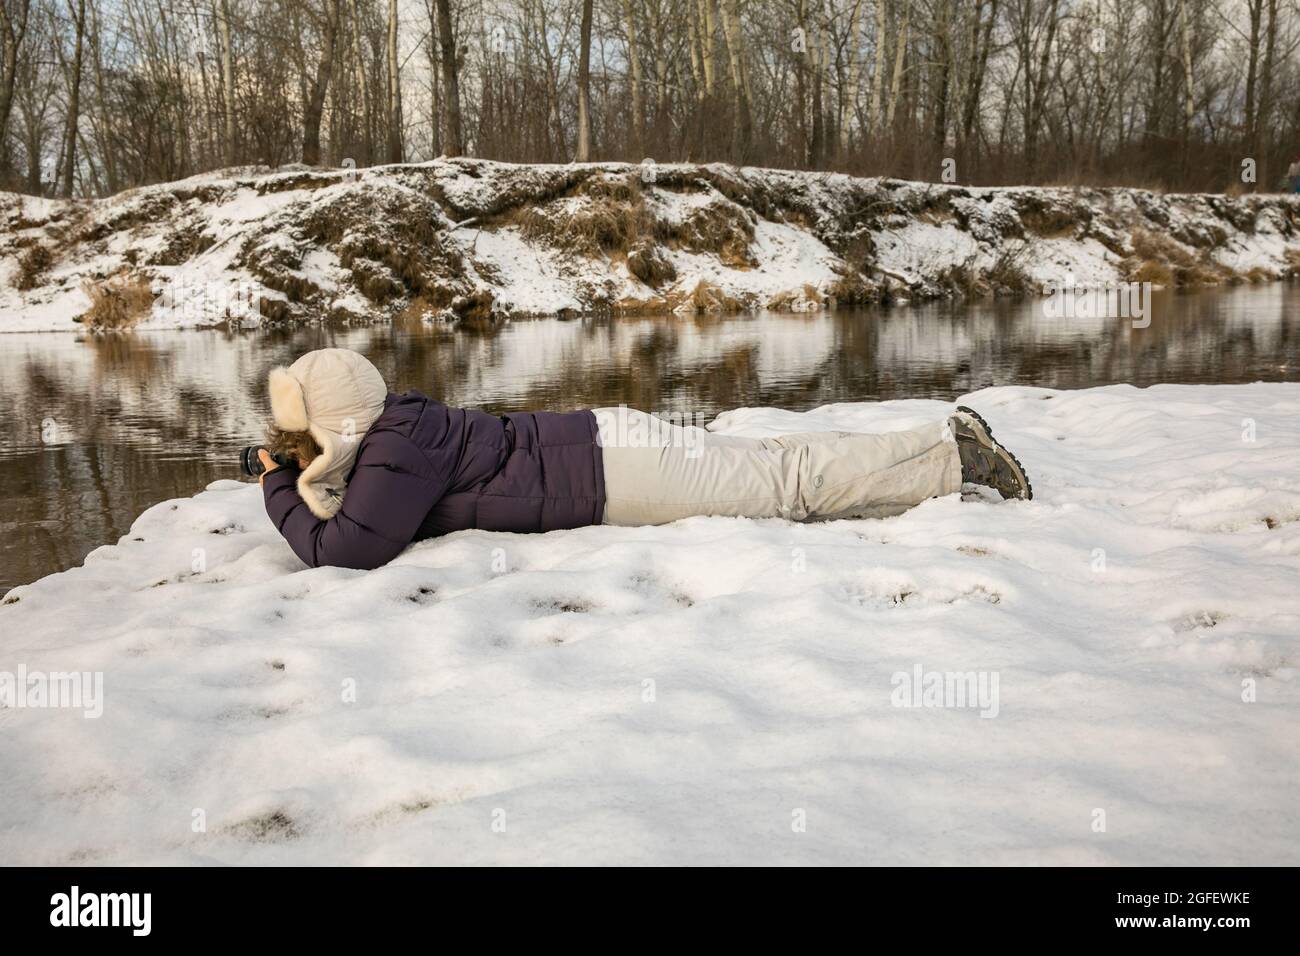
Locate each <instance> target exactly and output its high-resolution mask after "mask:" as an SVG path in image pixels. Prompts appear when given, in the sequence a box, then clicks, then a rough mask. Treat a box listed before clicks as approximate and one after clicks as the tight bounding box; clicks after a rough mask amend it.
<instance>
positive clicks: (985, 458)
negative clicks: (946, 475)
mask: <svg viewBox="0 0 1300 956" xmlns="http://www.w3.org/2000/svg"><path fill="white" fill-rule="evenodd" d="M948 424H949V425H950V426H951V427H952V433H953V436H954V437H955V438H956V439H957V451H958V453H959V454H960V455H961V480H962V482H963V483H969V484H972V485H984V486H986V487H988V488H992V489H993V490H994V491H996V492H997V493H998V494H1000V495H1001V496H1002V497H1003V498H1025V499H1026V500H1027V499H1030V498H1033V497H1034V489H1033V486H1032V485H1030V484H1029V478H1028V477H1027V476H1026V475H1025V469H1024V468H1023V467H1022V466H1021V464H1020V462H1019V461H1017V460H1016V456H1015V455H1013V454H1011V452H1009V451H1007V450H1006V449H1005V448H1003V447H1002V446H1001V445H999V444H998V443H997V442H996V441H994V440H993V429H991V428H989V423H988V422H986V421H985V420H984V419H983V418H981V417H980V416H979V413H978V412H976V411H975V410H973V409H970V408H967V407H966V406H965V405H958V406H957V411H956V412H954V413H953V416H952V417H951V418H950V419H948Z"/></svg>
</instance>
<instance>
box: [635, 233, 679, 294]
mask: <svg viewBox="0 0 1300 956" xmlns="http://www.w3.org/2000/svg"><path fill="white" fill-rule="evenodd" d="M627 271H628V272H630V273H632V275H634V276H636V277H637V278H638V279H640V280H641V281H642V282H644V283H645V284H646V285H648V286H650V288H652V289H658V288H659V287H660V286H662V285H663V284H664V283H665V282H671V281H672V280H673V279H676V278H677V270H676V268H674V267H673V264H672V261H671V260H670V259H669V258H668V257H667V256H666V255H664V252H663V249H661V248H660V247H659V245H658V244H657V243H656V242H655V241H654V240H653V239H649V238H645V239H641V240H639V241H638V242H637V243H635V244H634V245H633V246H632V248H630V249H629V250H628V251H627Z"/></svg>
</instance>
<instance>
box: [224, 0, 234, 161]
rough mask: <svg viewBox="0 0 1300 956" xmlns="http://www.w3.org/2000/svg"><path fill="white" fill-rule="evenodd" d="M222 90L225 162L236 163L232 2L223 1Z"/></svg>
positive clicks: (228, 0)
mask: <svg viewBox="0 0 1300 956" xmlns="http://www.w3.org/2000/svg"><path fill="white" fill-rule="evenodd" d="M220 22H221V90H222V94H221V95H222V98H223V99H224V100H225V104H224V105H225V127H226V133H225V139H226V142H225V144H224V146H225V160H226V165H227V166H233V165H235V162H236V152H235V51H234V48H233V47H232V45H231V42H230V0H221V20H220Z"/></svg>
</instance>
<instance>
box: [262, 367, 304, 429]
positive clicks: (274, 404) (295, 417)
mask: <svg viewBox="0 0 1300 956" xmlns="http://www.w3.org/2000/svg"><path fill="white" fill-rule="evenodd" d="M268 387H269V389H270V392H271V417H272V418H273V419H275V424H276V426H277V427H279V428H282V429H284V430H285V431H287V432H305V431H306V430H307V425H308V421H307V399H306V396H304V395H303V391H302V383H301V382H299V381H298V379H296V378H294V376H293V373H291V372H290V371H289V370H288V369H287V368H285V367H284V366H283V365H281V366H278V367H276V368H273V369H271V375H270V378H269V379H268Z"/></svg>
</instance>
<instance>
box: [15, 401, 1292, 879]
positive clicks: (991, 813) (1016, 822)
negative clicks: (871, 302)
mask: <svg viewBox="0 0 1300 956" xmlns="http://www.w3.org/2000/svg"><path fill="white" fill-rule="evenodd" d="M962 401H964V402H966V403H968V404H971V405H973V406H974V407H976V408H978V409H980V410H981V411H982V412H983V413H984V414H985V415H986V417H987V418H988V419H989V420H990V422H991V424H992V425H993V427H994V428H995V430H996V431H997V433H998V435H999V437H1000V438H1002V439H1003V440H1004V441H1005V442H1006V443H1008V444H1009V445H1010V446H1011V447H1012V448H1013V449H1014V450H1015V451H1016V452H1017V453H1018V454H1019V455H1020V457H1021V459H1022V460H1023V461H1024V462H1025V464H1026V466H1027V468H1028V469H1029V470H1030V473H1031V476H1032V478H1033V481H1034V487H1035V490H1036V493H1037V498H1036V500H1034V501H1033V502H1016V503H1001V502H988V501H985V500H980V499H978V498H976V500H967V501H962V500H959V499H958V497H956V496H953V497H950V498H945V499H935V500H932V501H929V502H926V503H925V504H923V505H922V506H920V507H918V508H916V509H914V510H913V511H911V512H909V513H907V514H905V515H902V516H899V517H897V518H892V519H888V520H884V521H845V522H835V523H829V524H822V525H797V524H788V523H784V522H781V521H775V520H770V521H748V520H736V519H692V520H688V521H683V522H679V523H677V524H674V525H670V526H666V527H661V528H639V529H638V528H606V527H593V528H584V529H578V530H574V531H568V532H560V533H553V534H548V535H539V536H517V535H503V534H487V533H481V532H467V533H460V534H455V535H451V536H449V537H446V538H443V539H438V540H432V541H426V542H423V543H419V544H417V545H415V546H413V547H411V548H410V549H408V550H407V551H406V552H405V553H404V554H403V555H402V556H400V557H399V558H398V559H397V560H396V561H394V562H393V563H392V564H390V565H389V566H387V567H385V568H382V569H380V570H377V571H372V572H368V573H359V572H354V571H347V570H339V569H331V568H321V569H316V570H306V569H304V568H303V567H302V565H301V564H300V563H299V562H298V561H297V559H296V558H294V556H293V554H292V553H291V552H290V550H289V548H288V546H287V545H286V544H284V543H283V541H281V540H280V538H279V537H278V536H277V535H276V533H275V531H274V530H273V529H272V528H271V526H270V524H269V522H268V521H267V519H266V518H265V516H264V514H263V511H262V507H261V498H260V495H259V493H258V491H257V489H256V488H255V487H252V486H249V485H244V484H240V483H237V482H231V481H223V482H217V483H216V484H214V485H212V486H211V487H209V488H208V489H207V490H206V491H204V492H202V493H201V494H199V495H196V496H195V497H193V498H188V499H181V500H177V501H172V502H167V503H163V504H160V505H158V506H157V507H155V508H152V509H150V510H149V511H148V512H146V513H145V514H143V515H142V516H141V517H140V518H139V519H138V520H137V521H136V523H135V525H134V526H133V527H132V529H131V531H130V533H129V534H128V535H127V536H126V537H124V538H123V539H122V541H121V542H119V543H118V544H116V545H112V546H106V547H104V548H101V549H99V550H98V551H96V552H94V553H93V554H92V555H91V556H90V557H89V558H88V559H87V561H86V564H85V566H84V567H82V568H77V569H73V570H71V571H67V572H64V573H62V574H57V575H53V576H50V577H47V578H44V579H42V580H41V581H38V582H36V583H34V584H31V585H28V586H24V587H20V588H17V589H15V590H13V591H11V592H10V593H9V594H8V595H7V596H6V597H5V598H4V599H3V604H0V635H2V636H0V673H3V672H8V673H13V674H16V673H17V672H18V671H19V668H26V670H27V671H28V672H32V671H42V672H50V671H74V670H75V671H85V672H100V673H102V675H103V696H102V704H103V713H102V716H99V717H97V718H95V717H91V718H87V717H85V716H83V713H82V711H79V710H73V709H34V708H14V707H10V708H7V709H0V766H3V768H4V771H5V772H4V773H3V774H0V860H3V861H4V862H7V863H60V862H82V863H142V862H173V863H221V862H242V863H269V862H281V863H334V862H361V863H414V862H434V863H482V862H519V863H535V862H548V863H559V862H567V863H615V862H650V863H684V862H706V861H707V862H731V863H740V862H822V863H848V862H865V863H882V864H883V863H972V862H980V863H1114V864H1136V863H1153V864H1159V863H1164V864H1281V863H1287V864H1296V863H1300V804H1298V803H1297V800H1296V793H1297V792H1300V734H1297V733H1296V727H1297V719H1298V718H1300V686H1298V684H1297V680H1296V677H1297V671H1296V660H1297V646H1296V645H1297V635H1298V634H1300V589H1298V588H1297V586H1296V582H1297V579H1298V578H1297V573H1298V572H1300V471H1298V470H1297V467H1296V466H1297V462H1300V385H1296V384H1257V385H1248V386H1157V387H1153V388H1150V389H1145V390H1138V389H1134V388H1131V387H1128V386H1113V387H1107V388H1098V389H1090V390H1083V391H1074V392H1057V391H1050V390H1045V389H1038V388H1023V387H1002V388H993V389H986V390H984V391H981V392H978V393H975V394H973V395H969V396H964V397H963V399H962ZM950 408H951V406H949V405H946V404H943V403H939V402H931V401H899V402H889V403H884V404H875V405H869V404H842V405H832V406H826V407H823V408H820V409H817V410H815V411H812V412H808V413H804V414H796V413H792V412H785V411H779V410H773V409H741V410H737V411H734V412H730V413H728V414H726V415H723V416H722V417H721V418H720V419H719V420H718V421H717V422H716V423H715V425H714V427H715V428H718V429H720V430H723V431H727V432H734V433H739V434H752V435H771V434H778V433H781V432H788V431H804V430H808V429H812V428H835V429H858V430H877V429H882V428H891V427H903V426H906V425H909V424H912V423H915V422H919V421H923V420H931V419H933V418H935V417H937V416H941V415H944V414H946V413H947V412H948V411H949V410H950ZM918 669H919V670H920V673H921V679H920V687H919V688H918V690H919V691H920V693H918V695H917V697H918V698H919V700H920V702H922V703H924V702H926V700H927V695H926V694H925V692H924V691H925V689H926V688H927V686H928V682H929V680H930V679H931V677H930V675H933V674H944V673H963V674H965V673H970V674H972V675H973V676H974V678H975V686H976V687H978V688H980V689H982V690H983V691H984V694H985V696H983V697H982V698H980V699H979V700H978V701H976V706H939V707H931V706H916V707H905V706H897V705H898V704H899V703H901V702H903V694H904V692H905V691H908V690H910V689H911V687H912V683H911V682H912V680H913V679H914V678H913V675H915V674H916V673H917V670H918ZM938 702H940V703H944V702H946V703H947V704H950V705H952V704H955V703H957V701H956V700H954V699H953V698H951V697H949V698H947V699H946V701H945V700H943V699H942V698H941V699H939V701H938Z"/></svg>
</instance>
